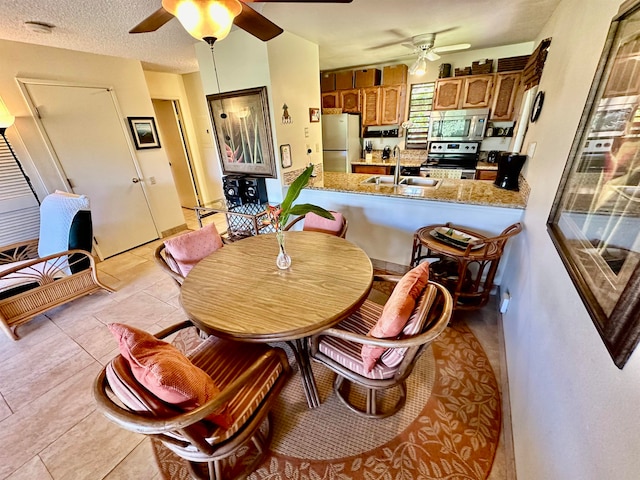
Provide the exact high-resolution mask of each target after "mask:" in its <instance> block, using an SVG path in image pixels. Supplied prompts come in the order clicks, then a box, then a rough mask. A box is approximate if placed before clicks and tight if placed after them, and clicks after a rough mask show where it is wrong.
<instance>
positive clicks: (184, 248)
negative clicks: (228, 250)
mask: <svg viewBox="0 0 640 480" xmlns="http://www.w3.org/2000/svg"><path fill="white" fill-rule="evenodd" d="M164 246H165V248H166V249H167V252H169V254H170V255H171V257H173V259H174V260H175V262H176V264H177V266H178V270H179V272H178V273H180V274H181V275H182V276H183V277H186V276H187V274H188V273H189V272H190V271H191V269H192V268H193V267H194V266H195V265H196V264H197V263H198V262H199V261H200V260H202V259H203V258H204V257H206V256H208V255H210V254H212V253H213V252H215V251H216V250H218V249H219V248H221V247H222V246H223V243H222V238H221V237H220V234H219V233H218V230H217V229H216V226H215V224H213V223H211V224H209V225H205V226H204V227H202V228H201V229H199V230H194V231H193V232H189V233H184V234H182V235H179V236H177V237H173V238H169V239H167V240H165V241H164Z"/></svg>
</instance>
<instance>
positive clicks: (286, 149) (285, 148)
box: [280, 144, 293, 168]
mask: <svg viewBox="0 0 640 480" xmlns="http://www.w3.org/2000/svg"><path fill="white" fill-rule="evenodd" d="M280 162H281V163H282V168H289V167H290V166H291V165H292V164H293V162H292V160H291V145H289V144H287V145H280Z"/></svg>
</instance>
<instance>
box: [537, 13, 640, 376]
mask: <svg viewBox="0 0 640 480" xmlns="http://www.w3.org/2000/svg"><path fill="white" fill-rule="evenodd" d="M638 65H640V0H636V1H633V2H626V3H625V6H624V7H623V8H622V9H621V12H620V13H619V14H618V16H617V17H615V18H614V19H613V22H612V24H611V27H610V29H609V35H608V37H607V40H606V42H605V47H604V51H603V52H602V56H601V58H600V63H599V65H598V69H597V71H596V75H595V77H594V81H593V84H592V85H591V90H590V91H589V95H588V97H587V102H586V104H585V107H584V110H583V114H582V118H581V119H580V123H579V125H578V130H577V132H576V135H575V137H574V141H573V144H572V147H571V151H570V153H569V160H568V162H567V165H566V166H565V170H564V172H563V175H562V178H561V181H560V186H559V187H558V191H557V193H556V197H555V200H554V203H553V206H552V210H551V213H550V215H549V219H548V222H547V228H548V230H549V234H550V235H551V239H552V240H553V242H554V244H555V246H556V248H557V250H558V252H559V255H560V258H561V259H562V261H563V262H564V265H565V267H566V268H567V271H568V272H569V276H570V277H571V280H572V281H573V283H574V285H575V287H576V289H577V291H578V293H579V294H580V297H581V298H582V301H583V303H584V305H585V307H586V308H587V311H588V312H589V314H590V316H591V318H592V320H593V323H594V325H595V326H596V329H597V330H598V333H599V334H600V336H601V338H602V340H603V342H604V344H605V346H606V347H607V350H608V351H609V354H610V355H611V357H612V359H613V361H614V363H615V364H616V366H618V368H622V367H623V366H624V365H625V363H626V362H627V359H628V358H629V356H630V355H631V353H632V352H633V350H634V349H635V348H636V346H637V345H638V341H639V340H640V315H639V313H638V312H640V295H638V292H640V76H638V75H636V74H631V73H629V72H631V70H629V69H630V68H636V67H637V66H638ZM633 71H635V70H633Z"/></svg>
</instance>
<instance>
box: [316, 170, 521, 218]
mask: <svg viewBox="0 0 640 480" xmlns="http://www.w3.org/2000/svg"><path fill="white" fill-rule="evenodd" d="M369 177H371V175H368V174H359V173H337V172H324V174H323V178H322V179H321V180H320V178H318V179H317V180H316V181H315V182H314V184H313V186H310V187H307V188H312V189H315V190H331V191H336V192H345V193H362V194H365V195H379V196H385V197H397V198H411V199H416V200H418V201H419V200H432V201H438V202H449V203H464V204H469V205H485V206H489V207H503V208H520V209H524V208H525V207H526V205H527V200H528V192H529V186H528V185H527V183H526V181H525V180H524V178H523V177H520V180H521V182H520V191H519V192H514V191H511V190H504V189H502V188H498V187H496V186H495V185H494V184H493V182H490V181H483V180H454V179H448V178H445V179H439V180H440V182H439V184H438V185H437V186H436V187H423V188H419V187H412V186H408V187H403V186H394V185H375V184H364V185H363V184H362V182H363V181H364V180H366V179H367V178H369Z"/></svg>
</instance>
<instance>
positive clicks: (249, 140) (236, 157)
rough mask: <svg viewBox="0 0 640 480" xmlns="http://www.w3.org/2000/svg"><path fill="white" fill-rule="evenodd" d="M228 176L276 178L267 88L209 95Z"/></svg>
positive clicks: (225, 171) (219, 148)
mask: <svg viewBox="0 0 640 480" xmlns="http://www.w3.org/2000/svg"><path fill="white" fill-rule="evenodd" d="M207 103H208V104H209V113H210V114H211V120H212V121H213V128H214V131H215V138H216V141H217V144H218V154H219V156H220V162H221V164H222V171H223V173H224V174H225V175H229V174H244V175H250V176H256V177H267V178H275V177H276V165H275V161H274V157H275V155H274V153H273V140H272V136H271V123H270V121H269V103H268V101H267V87H257V88H249V89H246V90H237V91H234V92H225V93H216V94H213V95H207Z"/></svg>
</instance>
